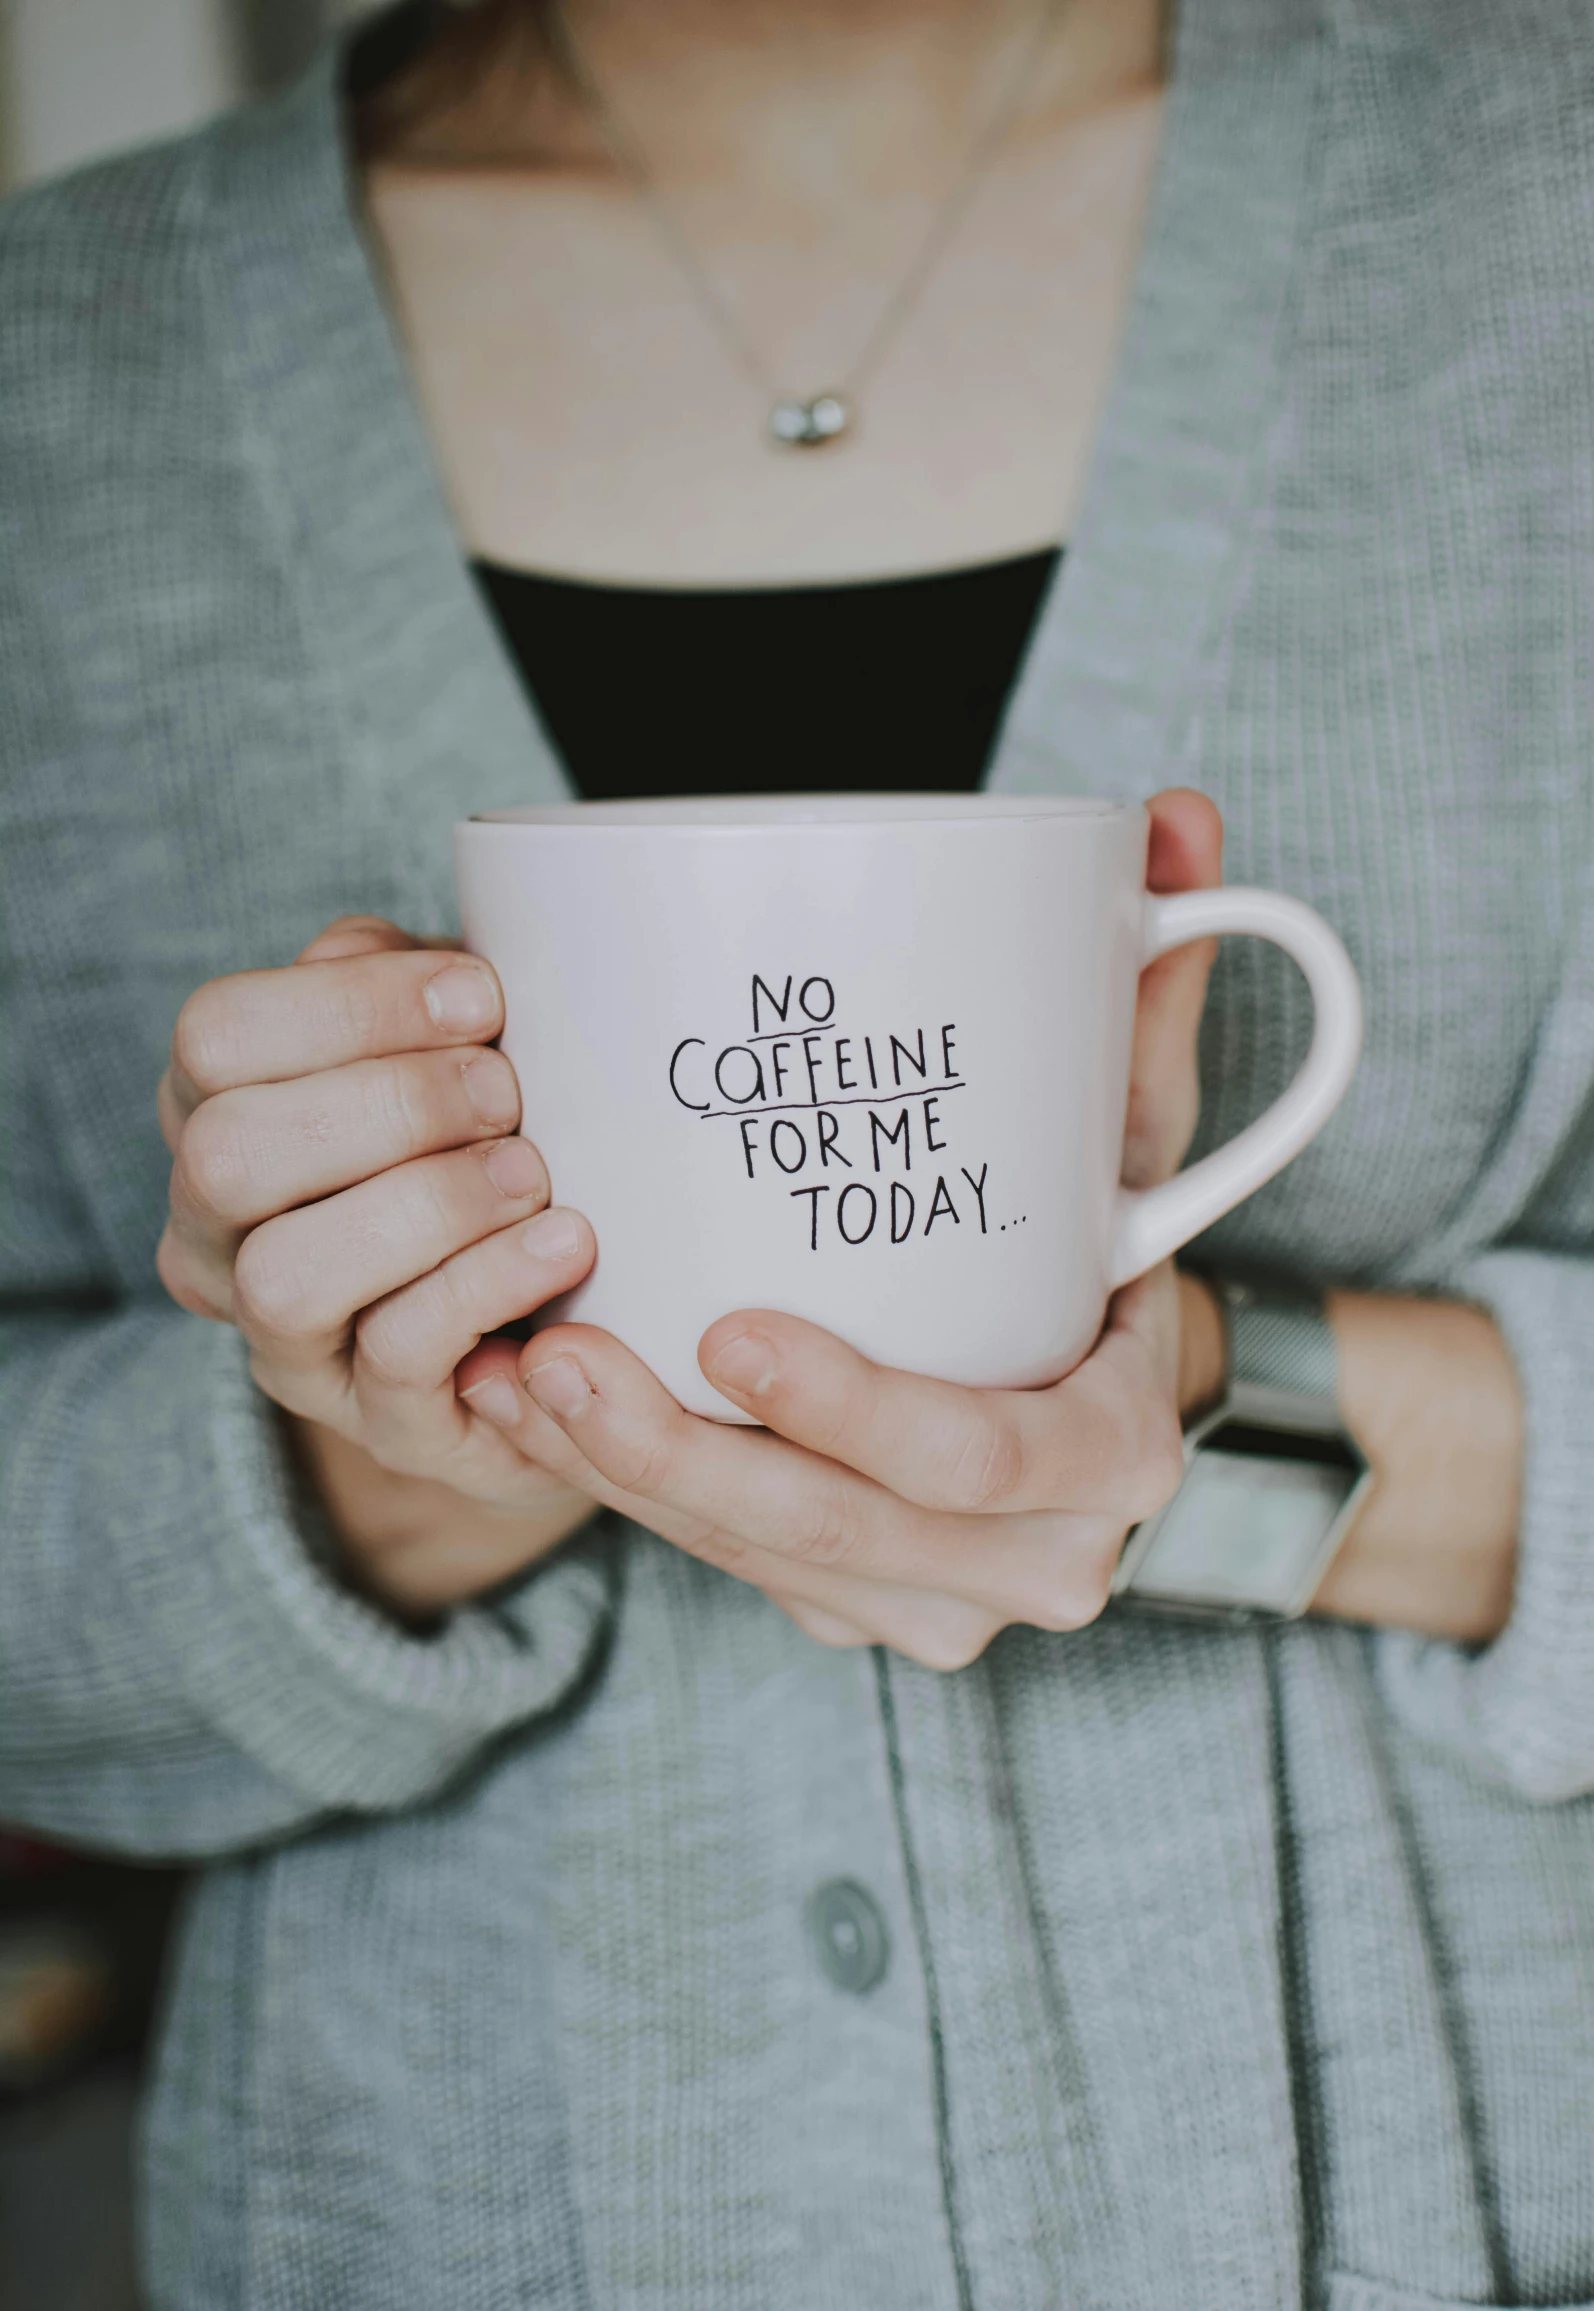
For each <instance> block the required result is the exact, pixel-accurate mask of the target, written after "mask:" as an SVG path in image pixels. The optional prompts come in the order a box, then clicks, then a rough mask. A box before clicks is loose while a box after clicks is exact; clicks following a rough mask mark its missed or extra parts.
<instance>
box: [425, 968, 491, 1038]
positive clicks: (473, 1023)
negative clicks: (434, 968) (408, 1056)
mask: <svg viewBox="0 0 1594 2311" xmlns="http://www.w3.org/2000/svg"><path fill="white" fill-rule="evenodd" d="M426 1008H427V1010H428V1011H429V1012H430V1013H431V1015H432V1023H433V1025H434V1026H437V1027H441V1028H442V1029H443V1031H444V1033H445V1034H448V1035H464V1034H474V1033H476V1032H477V1031H478V1030H479V1029H481V1028H484V1027H495V1026H496V1025H497V1024H498V990H497V989H496V988H495V987H494V985H493V983H492V981H491V980H490V979H489V978H488V976H487V974H486V972H485V971H480V970H478V969H477V967H476V965H475V964H474V963H451V964H450V965H449V967H448V969H447V970H446V971H439V972H438V974H437V976H436V978H435V979H428V980H427V982H426Z"/></svg>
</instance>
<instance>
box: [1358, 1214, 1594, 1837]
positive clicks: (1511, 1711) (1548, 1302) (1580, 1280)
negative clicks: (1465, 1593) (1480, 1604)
mask: <svg viewBox="0 0 1594 2311" xmlns="http://www.w3.org/2000/svg"><path fill="white" fill-rule="evenodd" d="M1457 1290H1458V1293H1459V1294H1460V1296H1463V1297H1465V1298H1467V1299H1470V1300H1472V1301H1474V1302H1475V1303H1476V1304H1477V1305H1478V1306H1480V1307H1483V1308H1486V1309H1487V1310H1488V1311H1489V1313H1490V1314H1491V1315H1492V1316H1493V1317H1494V1319H1495V1322H1496V1323H1497V1324H1498V1326H1499V1328H1500V1331H1501V1333H1502V1335H1503V1337H1504V1339H1505V1342H1506V1345H1507V1347H1508V1348H1509V1350H1510V1352H1511V1355H1512V1357H1513V1359H1514V1361H1515V1364H1516V1368H1517V1372H1518V1375H1519V1378H1520V1381H1521V1386H1522V1393H1523V1401H1524V1408H1525V1413H1526V1447H1525V1458H1524V1466H1523V1483H1522V1510H1521V1520H1520V1527H1519V1534H1518V1561H1517V1577H1516V1594H1515V1599H1514V1602H1513V1606H1512V1611H1511V1618H1510V1620H1509V1622H1508V1623H1507V1625H1506V1627H1505V1629H1504V1630H1503V1631H1502V1633H1501V1635H1500V1636H1499V1637H1497V1638H1496V1639H1495V1640H1494V1642H1493V1643H1492V1644H1490V1645H1488V1646H1485V1647H1483V1648H1481V1649H1470V1648H1466V1647H1462V1646H1457V1645H1451V1644H1445V1643H1441V1642H1438V1641H1435V1640H1429V1639H1424V1638H1419V1637H1414V1636H1411V1635H1408V1634H1406V1633H1405V1632H1395V1631H1388V1632H1386V1633H1385V1634H1384V1635H1383V1636H1382V1637H1381V1638H1380V1639H1379V1640H1378V1648H1379V1655H1380V1670H1381V1675H1382V1679H1383V1683H1384V1689H1385V1692H1386V1695H1387V1697H1388V1699H1389V1701H1390V1703H1391V1706H1392V1707H1393V1708H1394V1709H1395V1711H1396V1713H1397V1714H1398V1715H1399V1717H1400V1718H1401V1719H1402V1720H1403V1721H1404V1723H1405V1724H1406V1725H1407V1726H1408V1727H1409V1728H1410V1729H1411V1730H1412V1731H1413V1732H1414V1733H1416V1734H1417V1735H1418V1736H1419V1737H1422V1738H1426V1739H1428V1740H1432V1741H1435V1742H1438V1743H1440V1744H1441V1745H1443V1746H1444V1747H1446V1748H1448V1749H1450V1750H1451V1751H1452V1752H1454V1753H1457V1754H1459V1755H1460V1757H1461V1758H1462V1759H1463V1760H1464V1761H1466V1762H1467V1763H1469V1764H1470V1765H1472V1766H1473V1767H1474V1768H1475V1769H1477V1770H1479V1771H1481V1772H1483V1773H1484V1774H1486V1775H1487V1776H1488V1777H1489V1778H1491V1779H1492V1780H1496V1781H1499V1782H1503V1783H1505V1784H1506V1785H1507V1786H1508V1787H1510V1788H1512V1789H1514V1790H1515V1791H1517V1793H1518V1794H1519V1795H1521V1796H1523V1797H1527V1798H1530V1799H1534V1800H1537V1801H1539V1802H1541V1803H1553V1802H1554V1801H1556V1800H1559V1799H1567V1798H1576V1797H1581V1796H1586V1795H1588V1794H1590V1793H1594V1258H1586V1257H1569V1256H1564V1255H1560V1254H1555V1253H1549V1252H1539V1251H1527V1250H1515V1249H1509V1250H1501V1251H1490V1252H1485V1253H1483V1254H1481V1255H1480V1256H1479V1257H1478V1258H1476V1259H1474V1260H1473V1261H1472V1262H1471V1263H1470V1265H1469V1266H1468V1267H1467V1268H1466V1269H1465V1271H1464V1272H1463V1273H1462V1275H1461V1276H1460V1277H1459V1278H1458V1280H1457Z"/></svg>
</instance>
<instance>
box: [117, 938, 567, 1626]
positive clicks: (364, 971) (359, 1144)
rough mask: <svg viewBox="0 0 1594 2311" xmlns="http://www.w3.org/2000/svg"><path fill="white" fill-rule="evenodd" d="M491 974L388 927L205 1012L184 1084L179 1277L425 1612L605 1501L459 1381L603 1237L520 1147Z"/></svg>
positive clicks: (323, 948)
mask: <svg viewBox="0 0 1594 2311" xmlns="http://www.w3.org/2000/svg"><path fill="white" fill-rule="evenodd" d="M502 1024H503V1000H502V996H501V994H500V992H499V987H498V982H497V980H496V978H495V977H494V976H493V973H492V971H491V970H490V969H489V968H488V966H487V965H486V964H484V963H481V962H479V961H477V960H476V958H474V957H473V956H465V955H458V954H449V953H443V952H439V951H436V950H434V949H432V948H430V947H427V946H425V945H423V944H421V943H420V942H419V941H417V940H415V939H412V938H410V937H409V936H408V935H407V934H406V933H405V932H403V931H400V930H397V929H395V928H394V926H393V925H392V924H391V923H384V922H379V921H377V920H376V919H374V918H372V917H350V918H346V919H344V920H343V921H341V922H337V923H334V924H332V925H331V926H330V928H329V929H327V930H326V931H324V932H323V933H322V934H321V936H320V938H318V939H317V940H315V941H314V943H313V944H312V945H311V946H309V947H307V948H306V949H305V951H304V953H303V954H302V955H301V956H300V957H299V959H298V961H297V963H295V964H294V965H292V966H291V967H290V968H289V969H287V970H281V971H246V972H242V973H239V974H238V975H237V976H235V977H232V978H227V979H216V980H212V981H211V982H210V983H209V985H208V986H204V987H201V988H200V989H199V991H198V992H197V994H195V995H192V996H191V997H190V998H189V1000H188V1002H187V1003H186V1004H185V1005H184V1006H183V1010H182V1014H181V1016H180V1017H179V1019H178V1022H177V1030H176V1034H175V1036H174V1038H173V1042H172V1058H171V1065H170V1067H169V1068H168V1070H167V1072H166V1074H165V1076H164V1077H163V1079H162V1081H161V1086H160V1118H161V1128H162V1131H163V1133H164V1134H165V1138H166V1144H167V1146H168V1147H169V1148H170V1149H171V1151H172V1159H173V1161H172V1183H171V1213H170V1217H169V1219H168V1221H167V1225H166V1231H165V1234H164V1236H163V1237H162V1239H161V1246H160V1252H159V1258H158V1266H159V1270H160V1276H161V1280H162V1282H163V1283H164V1284H165V1286H166V1289H167V1290H168V1292H170V1293H171V1295H172V1297H173V1299H174V1300H176V1301H177V1302H178V1304H179V1305H180V1306H181V1307H183V1308H186V1309H188V1310H190V1311H191V1312H193V1313H195V1314H198V1315H202V1316H210V1317H214V1318H216V1319H218V1320H219V1321H221V1322H224V1323H230V1324H235V1325H236V1326H237V1327H238V1329H239V1331H240V1332H242V1334H243V1335H244V1338H245V1339H246V1340H247V1341H248V1343H249V1347H250V1352H251V1358H250V1361H251V1367H252V1370H253V1372H254V1376H255V1378H256V1380H257V1381H258V1383H259V1385H260V1386H261V1388H262V1389H263V1390H264V1391H265V1393H266V1394H267V1395H268V1396H270V1397H272V1398H274V1399H275V1401H276V1402H277V1403H278V1404H280V1405H281V1406H282V1407H283V1409H284V1410H285V1411H286V1412H288V1413H289V1414H291V1415H292V1416H293V1418H294V1421H295V1423H296V1427H297V1436H298V1442H299V1445H300V1449H301V1452H302V1454H303V1456H304V1457H305V1459H306V1460H307V1461H308V1463H309V1466H310V1470H311V1473H312V1475H313V1477H314V1478H315V1480H316V1482H317V1483H318V1485H319V1487H320V1490H321V1492H322V1495H323V1498H324V1499H325V1501H326V1503H327V1506H328V1507H329V1509H330V1511H331V1513H332V1517H333V1521H334V1523H335V1524H336V1525H337V1526H338V1527H339V1529H340V1531H341V1533H342V1536H343V1539H344V1542H345V1546H346V1549H347V1553H348V1560H349V1569H350V1572H351V1575H352V1576H353V1577H354V1578H355V1579H356V1580H357V1581H358V1582H359V1583H360V1585H361V1586H363V1587H365V1588H367V1589H369V1590H370V1591H371V1592H372V1593H373V1594H375V1595H378V1596H380V1597H381V1598H383V1599H384V1601H386V1602H387V1603H389V1604H392V1605H395V1606H397V1607H398V1608H400V1609H401V1610H405V1611H409V1612H418V1613H427V1612H431V1611H435V1610H436V1609H438V1608H439V1607H441V1606H444V1605H448V1604H451V1603H454V1602H457V1601H458V1600H459V1599H461V1598H463V1597H466V1596H469V1595H471V1594H473V1593H475V1592H477V1591H479V1590H481V1589H483V1588H486V1587H488V1586H490V1585H491V1584H493V1583H494V1582H497V1581H501V1580H503V1579H505V1578H507V1577H508V1576H509V1575H511V1574H513V1573H515V1572H517V1571H519V1570H520V1569H522V1567H524V1566H525V1565H527V1564H529V1563H531V1562H533V1561H534V1560H535V1559H536V1558H537V1557H539V1556H542V1555H544V1554H546V1553H547V1551H548V1550H549V1549H550V1548H552V1547H553V1546H554V1545H555V1544H556V1543H557V1542H558V1541H560V1540H562V1539H563V1538H564V1537H565V1535H566V1534H567V1533H569V1532H570V1531H572V1530H573V1529H574V1527H575V1526H576V1525H577V1524H579V1523H580V1521H581V1520H582V1518H583V1517H584V1516H586V1515H588V1514H590V1512H591V1509H592V1505H593V1504H592V1502H591V1500H590V1499H588V1498H586V1497H585V1496H584V1495H582V1494H581V1493H580V1492H579V1491H578V1490H576V1489H574V1488H572V1487H571V1486H570V1485H569V1484H568V1482H566V1481H565V1480H564V1479H563V1478H562V1477H560V1476H559V1475H557V1474H550V1473H549V1472H548V1471H547V1470H546V1469H544V1468H541V1467H538V1466H536V1465H534V1464H533V1463H531V1462H529V1461H528V1460H527V1459H526V1458H525V1457H524V1456H523V1455H522V1454H521V1453H519V1452H518V1451H516V1449H515V1448H514V1445H513V1444H512V1443H511V1442H510V1441H509V1440H508V1439H507V1438H506V1437H505V1436H503V1435H502V1434H501V1433H500V1431H499V1430H497V1429H496V1428H494V1427H493V1426H492V1425H491V1424H490V1423H489V1422H486V1421H484V1420H482V1419H481V1418H479V1417H478V1416H477V1415H476V1414H475V1413H474V1412H472V1410H471V1408H470V1405H469V1403H468V1402H467V1401H465V1400H464V1399H463V1398H462V1397H461V1396H460V1395H459V1394H458V1393H457V1392H456V1389H455V1386H454V1373H455V1367H456V1366H457V1365H458V1364H459V1362H460V1360H461V1358H463V1357H464V1356H466V1355H467V1354H468V1353H469V1351H470V1350H471V1349H473V1348H474V1347H475V1345H476V1343H477V1341H478V1340H479V1339H480V1338H481V1336H482V1334H483V1333H486V1332H489V1331H491V1330H492V1329H493V1328H494V1327H496V1326H499V1325H504V1324H507V1323H510V1322H512V1321H514V1320H515V1319H516V1318H518V1317H521V1316H524V1315H526V1314H528V1313H529V1312H530V1311H531V1310H533V1309H535V1308H539V1307H541V1306H542V1304H543V1302H544V1301H546V1300H549V1299H551V1298H552V1297H553V1296H554V1295H555V1294H556V1293H559V1292H564V1291H568V1290H569V1288H570V1287H571V1285H573V1284H575V1283H577V1282H578V1281H579V1280H580V1278H581V1277H582V1276H583V1275H585V1273H586V1271H587V1269H588V1268H589V1267H590V1265H591V1263H592V1259H593V1255H594V1250H595V1246H594V1243H593V1238H592V1231H591V1229H590V1227H589V1226H588V1225H587V1223H586V1221H585V1220H584V1219H582V1218H581V1217H580V1215H579V1214H578V1213H575V1212H570V1211H561V1210H550V1209H548V1208H547V1207H548V1175H547V1173H546V1171H545V1170H544V1168H543V1163H542V1158H541V1157H540V1156H539V1155H538V1153H537V1151H536V1149H535V1148H534V1147H532V1146H531V1145H530V1144H529V1143H528V1142H527V1141H526V1140H524V1139H520V1138H518V1137H516V1136H515V1128H516V1125H517V1124H518V1123H519V1120H520V1087H519V1085H518V1084H517V1082H516V1080H515V1073H514V1069H513V1068H512V1067H511V1066H510V1064H509V1061H508V1060H507V1059H505V1058H504V1057H503V1055H502V1053H501V1052H498V1051H493V1050H490V1049H488V1048H487V1046H488V1045H489V1044H490V1042H491V1040H492V1038H493V1037H494V1036H496V1035H497V1033H498V1031H499V1028H500V1027H501V1026H502Z"/></svg>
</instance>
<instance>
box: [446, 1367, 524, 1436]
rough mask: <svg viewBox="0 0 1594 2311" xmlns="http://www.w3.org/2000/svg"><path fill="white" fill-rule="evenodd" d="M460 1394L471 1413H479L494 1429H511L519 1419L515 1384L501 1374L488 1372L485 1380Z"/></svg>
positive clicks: (518, 1401) (518, 1399) (518, 1403)
mask: <svg viewBox="0 0 1594 2311" xmlns="http://www.w3.org/2000/svg"><path fill="white" fill-rule="evenodd" d="M460 1394H461V1395H462V1396H463V1398H464V1400H465V1402H466V1403H467V1404H468V1405H469V1406H470V1408H471V1410H472V1412H479V1413H480V1414H481V1416H482V1418H483V1419H484V1420H490V1421H491V1422H492V1423H493V1425H494V1427H496V1428H513V1427H514V1425H515V1423H516V1421H517V1420H518V1419H519V1418H520V1398H519V1397H518V1396H517V1395H516V1393H515V1384H514V1382H513V1381H512V1380H506V1379H505V1378H504V1376H503V1374H502V1373H501V1372H490V1373H489V1374H488V1375H487V1378H486V1379H485V1380H478V1381H477V1383H476V1385H475V1387H474V1388H464V1389H461V1391H460Z"/></svg>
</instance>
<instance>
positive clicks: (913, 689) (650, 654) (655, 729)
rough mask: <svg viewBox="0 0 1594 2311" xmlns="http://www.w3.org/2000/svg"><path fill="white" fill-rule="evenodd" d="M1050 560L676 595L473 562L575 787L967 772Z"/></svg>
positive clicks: (800, 787)
mask: <svg viewBox="0 0 1594 2311" xmlns="http://www.w3.org/2000/svg"><path fill="white" fill-rule="evenodd" d="M1059 558H1060V557H1059V555H1058V554H1057V553H1056V552H1055V551H1048V552H1045V553H1039V554H1026V555H1024V556H1023V557H1022V558H1020V559H1018V560H1015V561H1009V562H990V563H986V564H983V565H982V566H981V567H979V568H977V569H966V570H948V571H944V572H937V573H936V574H935V575H933V576H930V577H916V578H887V579H881V580H875V581H871V582H868V583H863V584H852V585H839V586H781V587H753V588H747V589H743V590H741V591H731V590H720V589H713V590H698V589H693V590H690V591H680V592H677V591H674V590H671V589H668V588H664V587H651V586H604V585H591V584H588V583H586V582H585V581H581V580H575V579H570V578H545V577H540V576H534V575H531V574H529V573H527V572H525V571H521V570H507V569H503V568H501V567H500V566H499V565H497V564H496V563H487V562H478V563H477V564H475V570H476V576H477V578H478V580H479V582H480V584H481V586H482V588H483V590H484V592H485V593H486V596H487V599H488V601H489V602H490V603H491V605H492V607H493V610H494V612H495V614H496V616H497V619H498V624H499V627H500V629H501V630H502V633H503V635H504V639H505V641H506V642H507V643H508V645H509V649H510V652H511V654H512V656H513V658H514V660H515V663H516V665H517V666H518V667H519V669H520V674H521V679H522V681H523V682H524V683H525V686H526V689H527V691H528V692H529V694H530V696H531V698H532V700H533V701H534V703H535V705H536V707H537V709H538V711H539V713H540V714H541V716H542V720H543V722H544V724H545V726H546V728H547V730H548V732H549V735H550V736H551V737H552V739H553V741H554V743H555V745H556V746H557V747H558V749H559V751H560V753H561V754H562V755H563V757H564V760H565V764H566V767H567V768H568V770H569V772H570V775H571V777H572V778H573V779H574V781H575V783H576V785H577V787H578V788H579V789H580V791H581V792H582V794H583V795H586V796H588V797H589V798H591V799H597V798H598V797H600V796H606V795H671V794H757V793H775V794H801V793H804V792H808V793H832V794H833V793H837V792H845V791H847V790H848V789H853V790H861V791H864V792H871V793H878V792H881V791H889V790H891V789H893V788H896V789H901V790H903V791H906V792H909V793H920V792H924V791H926V790H930V789H941V790H943V791H948V790H955V789H970V788H973V787H976V786H978V784H979V783H980V779H981V777H982V775H983V773H984V770H985V766H986V763H987V761H988V759H989V757H990V752H991V747H992V743H993V741H994V740H995V737H996V732H997V726H998V724H999V723H1000V721H1001V718H1002V710H1003V708H1004V707H1005V705H1006V704H1007V699H1008V694H1009V692H1010V691H1011V689H1012V686H1013V681H1014V677H1015V676H1016V674H1017V672H1018V667H1019V661H1020V660H1021V658H1022V657H1023V655H1024V649H1025V646H1026V644H1027V643H1028V641H1029V637H1030V631H1031V629H1032V627H1033V626H1034V623H1035V617H1036V613H1037V611H1038V610H1039V608H1040V603H1041V597H1042V595H1043V594H1044V593H1045V591H1046V587H1047V584H1048V582H1049V581H1050V579H1051V576H1052V573H1053V571H1054V570H1055V569H1056V567H1057V563H1058V560H1059Z"/></svg>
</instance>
